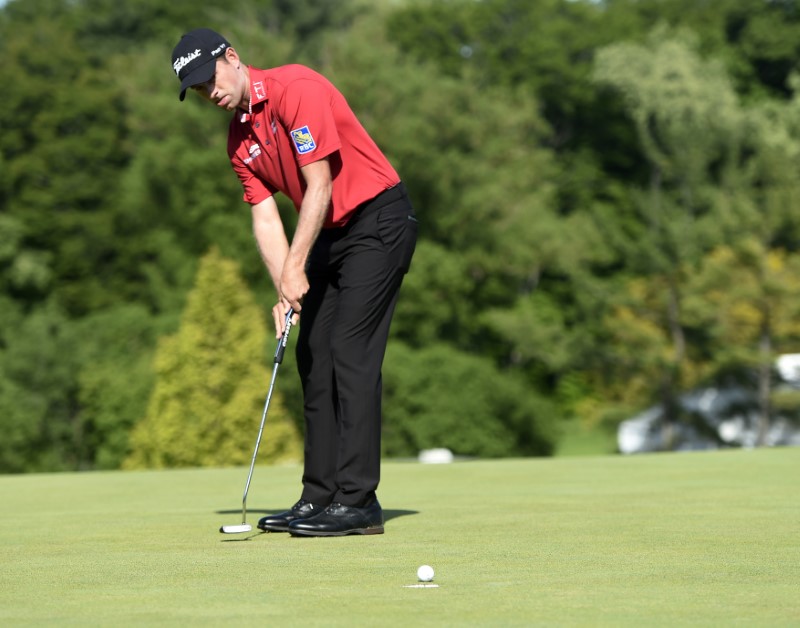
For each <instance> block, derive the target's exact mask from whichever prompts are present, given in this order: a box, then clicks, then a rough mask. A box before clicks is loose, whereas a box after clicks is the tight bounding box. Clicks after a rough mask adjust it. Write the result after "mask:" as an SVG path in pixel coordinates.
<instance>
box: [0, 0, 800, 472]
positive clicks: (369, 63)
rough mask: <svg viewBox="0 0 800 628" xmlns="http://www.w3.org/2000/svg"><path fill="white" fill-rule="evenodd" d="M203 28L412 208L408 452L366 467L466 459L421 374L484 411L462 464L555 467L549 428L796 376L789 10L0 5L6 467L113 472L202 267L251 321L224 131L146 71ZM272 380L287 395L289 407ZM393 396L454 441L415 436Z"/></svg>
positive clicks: (797, 134)
mask: <svg viewBox="0 0 800 628" xmlns="http://www.w3.org/2000/svg"><path fill="white" fill-rule="evenodd" d="M201 25H208V26H211V27H213V28H216V29H218V30H220V31H221V32H224V33H225V34H226V35H227V36H228V37H229V39H230V40H231V42H232V43H233V44H234V45H235V46H236V47H237V49H238V50H239V52H240V53H241V54H242V56H243V58H244V59H245V61H246V62H247V63H252V64H254V65H256V66H259V67H270V66H274V65H281V64H285V63H294V62H300V63H306V64H309V65H311V66H312V67H314V68H316V69H318V70H320V71H322V72H323V73H324V74H326V75H327V76H329V77H330V78H331V79H332V80H333V81H334V83H335V84H337V85H338V86H339V87H340V88H341V90H342V91H343V92H344V93H345V95H346V96H347V97H348V100H349V101H350V103H351V105H352V106H353V108H354V109H355V110H356V112H357V114H358V115H359V118H360V119H361V120H362V121H363V123H364V125H365V126H366V128H367V129H368V130H369V132H370V134H371V135H372V136H373V137H374V138H375V139H376V141H377V142H378V144H379V145H380V146H381V147H382V148H383V149H384V151H385V152H386V153H387V155H388V156H389V158H390V159H391V161H392V163H393V164H394V165H395V166H396V168H397V169H398V171H399V172H400V174H401V176H402V178H403V180H404V181H405V183H406V185H407V186H408V188H409V190H410V194H411V197H412V199H413V201H414V204H415V206H416V209H417V212H418V215H419V218H420V242H419V245H418V249H417V254H416V257H415V260H414V264H413V266H412V270H411V273H410V274H409V275H408V276H407V277H406V280H405V284H404V287H403V292H402V296H401V299H400V302H399V304H398V308H397V313H396V316H395V322H394V326H393V329H392V334H393V336H392V338H393V341H394V344H393V346H394V347H399V349H396V350H393V351H392V352H391V354H390V356H389V357H388V359H387V376H389V375H391V374H392V373H394V374H395V376H398V377H399V378H398V379H397V386H399V388H392V386H393V385H389V386H388V392H387V397H386V411H387V417H389V418H391V420H390V421H387V426H388V427H387V429H390V430H391V429H394V428H392V426H400V425H407V426H410V427H408V431H407V432H399V433H396V432H395V433H393V432H391V431H390V432H387V443H389V444H390V445H391V447H390V448H389V451H405V452H412V450H413V449H415V448H416V447H418V446H419V445H420V444H421V442H422V440H424V439H423V438H422V436H421V435H425V434H428V433H430V434H431V435H438V434H440V433H446V432H457V431H456V430H453V429H452V428H453V423H452V413H450V412H449V411H447V410H446V408H445V407H444V406H445V405H446V403H449V404H451V405H452V406H453V407H459V408H460V407H461V406H462V404H461V403H460V401H459V398H460V392H461V390H460V389H459V388H458V387H456V385H455V384H454V383H453V382H450V381H448V380H447V376H446V375H442V373H441V372H440V369H442V364H443V362H444V357H447V358H448V359H451V360H452V362H453V364H457V365H459V367H458V369H459V372H460V373H461V374H462V375H463V376H464V377H466V378H468V379H470V381H471V382H473V384H472V387H473V388H474V389H475V390H474V394H475V397H474V399H473V403H474V406H475V408H483V410H482V411H481V412H500V413H501V414H502V416H500V417H495V419H496V420H495V421H493V422H492V421H490V422H488V423H486V424H485V425H483V424H482V423H481V421H480V420H478V419H477V418H476V415H475V414H470V409H469V408H463V411H464V412H465V413H466V415H467V416H471V417H473V423H478V427H475V426H474V425H473V426H472V427H469V429H467V430H465V432H464V433H465V438H466V440H468V441H469V445H468V446H467V444H464V443H461V442H455V443H454V444H455V445H457V446H458V447H461V448H463V449H465V450H466V449H469V450H470V451H473V452H476V451H484V454H485V455H510V454H515V455H519V454H521V453H525V454H527V453H546V452H548V451H551V449H552V447H551V445H550V444H551V443H552V442H553V438H554V436H553V432H552V431H551V430H550V428H549V427H546V426H554V425H555V424H556V423H558V422H559V421H561V417H569V418H575V417H580V418H583V419H586V420H588V421H591V420H592V419H597V418H600V417H613V420H614V421H616V420H618V419H619V418H624V417H625V416H629V415H630V413H631V412H634V411H636V410H637V409H639V408H641V407H643V406H645V405H649V404H650V403H651V402H652V401H653V400H654V399H664V398H665V397H666V398H668V397H669V396H670V395H672V394H677V393H679V392H680V391H681V390H683V389H684V388H686V387H692V386H694V385H697V384H698V383H699V382H702V381H707V380H713V379H714V378H715V377H718V376H720V375H721V374H722V373H724V372H728V371H730V370H731V369H734V370H735V369H737V368H738V369H742V368H746V367H747V366H748V365H752V364H754V363H759V364H762V366H763V362H764V360H766V359H768V356H769V355H774V354H777V353H781V352H789V351H796V350H797V344H798V339H797V337H796V336H797V332H796V330H795V329H794V326H793V323H792V320H793V317H794V316H795V315H794V313H795V312H797V311H798V306H797V302H796V300H795V297H794V295H795V294H798V293H797V291H796V290H794V288H793V286H794V282H793V280H792V279H791V277H792V273H793V272H795V264H796V261H795V257H796V256H797V254H798V250H799V249H800V247H798V244H797V243H798V242H800V212H798V211H797V208H798V204H800V183H799V182H800V177H798V172H797V164H798V163H800V98H799V97H798V93H800V80H799V79H798V78H797V76H796V75H795V73H794V71H795V69H796V68H797V66H798V62H800V37H799V36H798V35H799V34H800V10H798V6H797V3H796V2H794V1H788V0H786V1H783V0H781V1H778V0H774V1H770V2H764V1H762V0H744V1H743V0H717V1H715V2H696V1H695V0H660V1H659V2H629V1H628V0H605V1H604V2H602V3H597V2H592V1H589V0H542V1H541V2H523V1H520V0H484V1H482V2H473V1H472V0H450V1H448V2H438V1H430V0H426V1H424V2H422V1H416V0H409V1H407V2H402V3H397V2H380V3H371V2H365V1H364V0H358V1H356V0H352V1H351V0H346V1H343V2H336V3H324V2H323V3H320V2H312V1H311V0H303V1H302V2H298V1H289V0H243V1H242V2H239V3H237V5H236V10H235V11H231V10H230V4H229V3H225V2H222V0H211V1H209V2H204V3H201V4H198V3H197V2H192V1H190V0H173V1H171V2H169V3H164V2H161V1H160V0H131V1H130V2H117V1H116V0H24V1H23V0H16V1H11V2H9V3H7V4H5V5H4V6H3V7H2V8H0V54H2V57H3V59H4V63H3V64H2V65H0V82H2V84H3V85H6V86H8V88H7V89H6V94H5V98H4V101H3V107H0V427H1V428H2V429H3V430H4V433H5V434H6V435H7V438H6V439H4V440H3V441H2V443H0V470H3V471H39V470H60V469H92V468H114V467H116V466H118V465H119V464H120V461H121V460H122V459H123V458H124V457H125V456H126V455H127V452H128V448H129V442H128V435H129V433H130V432H131V430H132V429H133V428H134V425H135V424H136V423H137V422H138V421H139V420H141V418H142V417H144V416H146V415H148V407H147V401H148V399H149V398H151V396H152V397H153V398H155V395H151V393H153V387H154V386H155V385H156V382H157V381H161V380H163V379H164V377H165V375H164V373H166V372H167V370H169V369H172V368H174V369H175V373H180V374H181V375H180V377H183V376H184V372H183V371H182V370H181V369H179V368H178V366H177V365H172V366H170V365H169V364H168V359H167V358H166V357H164V355H165V354H164V352H165V351H167V350H168V348H169V347H170V346H171V347H173V349H174V351H179V350H183V349H181V347H184V348H185V346H184V345H181V344H180V342H184V341H183V340H182V341H180V342H179V340H178V339H179V338H183V336H182V335H181V334H180V333H179V334H177V335H175V336H173V337H172V340H165V341H164V343H165V346H166V347H167V349H162V351H161V353H160V357H159V360H158V362H157V363H158V364H159V368H161V369H162V371H163V372H162V374H161V375H159V376H158V377H157V375H156V373H154V372H153V366H152V364H153V356H154V354H155V352H156V345H157V339H158V338H160V337H162V336H164V335H165V334H166V335H168V334H174V333H175V330H176V329H177V327H178V321H179V319H180V317H181V312H182V311H184V309H185V307H186V299H187V294H188V293H189V291H190V290H192V288H193V285H194V282H195V278H196V277H197V273H198V260H199V259H200V258H201V257H202V256H203V255H204V254H205V253H206V252H207V251H208V250H209V249H211V248H212V247H217V249H218V250H219V251H220V254H221V255H222V256H223V257H224V258H226V259H229V260H232V261H234V262H236V264H237V265H238V268H239V269H240V270H239V272H240V273H241V275H242V278H243V280H244V282H245V284H246V288H247V289H248V290H249V291H250V292H249V294H251V295H254V299H255V300H256V301H257V303H258V306H259V307H260V308H261V309H263V308H266V307H269V306H271V304H272V303H273V301H274V298H275V295H274V291H273V289H272V287H271V286H270V285H268V284H269V281H268V277H267V274H266V272H265V271H264V269H263V266H262V263H261V261H260V259H259V256H258V253H257V251H256V248H255V246H254V245H253V242H252V235H251V233H250V226H249V223H250V219H249V212H248V208H247V207H246V206H245V205H244V204H243V203H242V202H241V200H240V199H241V190H240V187H239V184H238V181H237V179H236V177H235V176H234V174H233V173H232V172H231V169H230V167H229V164H228V160H227V158H226V151H225V134H226V128H227V124H228V120H229V116H228V115H225V114H223V113H221V112H219V111H215V110H214V109H213V108H212V107H208V106H207V105H206V104H205V103H203V102H201V101H200V100H199V99H198V98H196V97H195V95H194V94H189V96H188V98H187V99H186V101H185V102H182V103H181V102H179V101H178V99H177V89H178V85H177V81H176V79H175V77H174V74H173V72H172V70H171V69H170V67H169V65H168V59H169V53H170V51H171V48H172V46H173V45H174V43H175V42H176V41H177V39H178V37H179V36H180V34H181V33H183V32H185V31H186V30H188V29H190V28H193V27H197V26H201ZM278 200H279V206H280V209H281V212H282V215H283V217H284V219H285V221H286V223H287V226H288V230H289V232H290V233H291V231H292V229H293V225H294V224H295V222H294V221H295V212H294V209H293V208H292V207H291V206H290V203H288V202H286V201H285V200H283V199H281V198H279V199H278ZM776 264H777V265H778V266H780V268H778V266H776ZM781 282H783V283H781ZM715 284H723V285H725V286H735V289H730V290H725V291H723V293H720V292H719V290H718V288H717V287H716V286H715ZM254 320H255V319H254ZM198 324H199V323H198ZM208 324H209V325H212V324H213V323H212V322H210V321H209V322H208ZM258 324H259V325H261V323H260V322H259V323H258ZM759 329H760V332H759ZM182 333H183V334H184V335H185V333H186V332H185V331H184V332H182ZM198 333H199V332H198ZM259 333H261V332H259ZM759 333H760V335H759ZM757 339H760V340H757ZM261 344H263V342H261ZM765 346H768V347H769V349H768V350H765V349H764V347H765ZM187 350H188V349H187ZM262 350H263V347H260V349H259V351H262ZM262 353H263V352H262ZM262 353H260V354H259V357H258V358H257V359H256V360H257V361H262V360H263V354H262ZM293 359H294V358H293V356H291V355H289V356H287V360H286V362H287V363H286V364H285V366H284V370H285V371H286V373H287V376H286V377H283V378H282V381H281V393H282V396H283V399H284V400H285V401H286V403H287V404H288V405H289V406H290V407H299V406H300V403H301V400H300V399H301V392H300V386H299V382H298V379H297V378H296V377H294V376H292V374H293V364H292V362H293ZM393 360H399V361H400V362H401V363H402V366H401V365H400V364H398V365H393ZM412 364H414V365H416V366H415V367H414V368H412V366H411V365H412ZM167 367H169V369H168V368H167ZM186 368H187V369H188V370H187V372H186V373H185V376H186V377H187V378H188V380H187V382H186V385H187V386H197V387H199V388H201V389H202V385H204V382H202V381H201V380H202V378H201V377H200V376H199V375H198V374H197V372H192V371H191V369H189V367H188V366H187V367H186ZM219 368H226V367H225V366H224V363H222V362H221V363H220V364H219ZM229 368H231V369H232V372H231V374H235V373H237V371H236V368H235V367H234V366H230V367H229ZM163 369H167V370H163ZM393 369H394V370H393ZM446 370H447V369H444V371H446ZM415 371H416V372H415ZM169 372H172V371H169ZM501 374H502V377H501ZM239 375H241V373H239ZM261 376H262V377H263V376H264V374H263V373H262V374H261ZM175 377H178V375H175ZM217 377H221V375H218V376H217ZM414 377H419V378H420V380H421V381H420V382H419V386H418V387H419V389H420V390H425V391H428V392H429V393H430V396H432V397H436V398H437V399H441V400H442V408H441V409H440V411H439V414H441V416H442V417H448V418H446V419H445V418H443V419H442V421H443V422H444V424H445V425H446V426H449V429H440V427H437V425H436V423H437V421H438V419H437V418H436V417H434V416H433V415H432V414H425V415H424V416H425V417H427V418H426V420H425V422H424V423H423V424H419V425H417V422H416V419H414V413H415V412H418V411H419V412H422V411H423V410H417V409H416V406H415V407H414V408H411V406H409V405H407V404H406V398H405V396H404V395H405V394H406V393H407V392H408V394H411V396H412V397H415V393H414V392H413V389H414V386H412V385H411V384H412V383H415V382H416V380H415V379H414ZM253 379H256V378H253ZM440 380H441V382H442V384H441V387H440V388H439V389H434V385H435V384H436V382H438V381H440ZM499 380H502V383H500V382H499ZM248 381H249V380H248ZM178 384H179V383H178V382H177V380H174V379H173V380H171V383H170V386H173V387H174V389H175V390H173V389H171V388H169V387H167V388H163V386H164V384H163V382H162V388H161V389H159V390H162V392H159V395H162V394H163V395H167V393H169V394H172V392H176V391H177V389H178V388H179V385H178ZM428 384H430V388H427V386H428ZM488 385H491V386H495V387H497V388H498V390H499V389H501V388H502V387H503V386H505V387H506V388H503V390H506V393H507V395H508V396H509V397H515V400H514V402H513V404H515V405H513V407H512V408H511V409H505V408H506V407H505V406H503V405H502V404H501V403H500V402H499V401H498V398H497V397H496V396H493V394H492V393H490V392H489V391H487V390H484V388H485V386H488ZM254 386H255V385H254ZM263 387H264V382H263V381H260V383H259V385H258V388H259V390H258V393H256V391H255V389H253V391H252V393H247V399H248V401H243V402H242V404H241V405H243V406H248V407H249V406H250V404H251V401H249V400H250V399H251V397H252V399H255V398H263V393H264V391H263V390H262V389H263ZM170 391H172V392H170ZM396 391H402V394H399V393H397V392H396ZM409 391H410V392H409ZM444 391H447V392H444ZM176 394H177V393H176ZM243 394H244V393H243ZM410 398H411V397H410ZM542 400H546V402H547V404H550V405H549V409H548V410H546V411H540V410H539V408H540V406H541V404H542V403H544V402H543V401H542ZM252 403H256V402H252ZM782 403H783V404H784V405H786V404H787V403H789V402H782ZM256 405H261V401H259V402H258V403H257V404H256ZM464 405H466V404H464ZM395 406H397V407H395ZM226 407H227V406H226ZM422 407H423V406H422V405H420V408H422ZM226 411H227V410H226ZM170 412H171V410H170ZM220 412H222V410H220ZM259 412H260V409H258V408H256V410H255V412H252V409H251V411H250V413H249V414H248V417H250V419H252V416H251V415H252V414H255V415H256V418H257V417H258V413H259ZM393 412H394V413H395V414H392V413H393ZM398 412H399V413H400V414H397V413H398ZM401 415H402V417H403V418H402V420H400V419H399V418H398V417H400V416H401ZM237 416H238V415H237ZM545 416H546V417H547V418H543V417H545ZM513 417H516V418H513ZM293 418H294V419H295V420H296V417H293ZM237 420H238V419H237ZM532 425H533V426H536V427H535V429H534V428H533V427H531V426H532ZM540 428H541V430H542V431H541V433H540V432H538V431H537V430H539V429H540ZM403 429H404V430H405V429H406V428H405V427H404V428H403ZM531 430H533V431H531ZM252 432H253V430H252V429H245V430H238V432H237V433H245V434H246V439H247V443H246V446H245V444H242V446H241V447H240V448H239V450H237V451H242V450H243V451H247V450H248V449H250V447H251V444H250V442H249V441H250V440H251V439H252V437H253V434H252ZM467 436H468V438H467ZM426 438H427V437H426ZM436 440H439V439H438V436H436V438H433V436H431V439H430V442H431V444H434V443H433V441H436ZM481 440H485V441H486V443H487V444H486V445H485V447H484V448H483V449H482V448H481V446H479V445H475V441H481ZM231 442H232V443H233V442H234V441H233V440H232V441H231ZM426 442H428V441H426ZM548 443H550V444H548ZM504 448H505V453H504V451H503V450H504ZM204 455H205V454H204ZM231 455H233V454H231ZM237 455H238V454H237ZM226 462H233V458H231V459H230V460H226Z"/></svg>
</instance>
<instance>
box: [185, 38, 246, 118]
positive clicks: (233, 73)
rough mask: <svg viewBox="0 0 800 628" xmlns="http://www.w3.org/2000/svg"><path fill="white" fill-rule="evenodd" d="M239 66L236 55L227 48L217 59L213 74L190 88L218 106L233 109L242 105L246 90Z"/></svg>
mask: <svg viewBox="0 0 800 628" xmlns="http://www.w3.org/2000/svg"><path fill="white" fill-rule="evenodd" d="M239 67H240V62H239V57H238V55H237V54H236V53H235V52H234V50H233V49H232V48H228V50H226V54H225V57H224V58H221V59H217V68H216V70H215V72H214V76H213V77H211V79H210V80H208V81H206V82H205V83H200V84H198V85H194V86H192V89H193V90H194V91H196V92H197V93H198V94H200V96H202V97H203V98H205V99H206V100H208V101H209V102H213V103H214V104H215V105H217V106H218V107H222V108H223V109H227V110H228V111H233V110H234V109H236V108H237V107H239V106H240V105H242V103H243V101H244V96H245V93H246V90H247V81H246V79H245V77H244V74H243V73H242V72H240V71H239Z"/></svg>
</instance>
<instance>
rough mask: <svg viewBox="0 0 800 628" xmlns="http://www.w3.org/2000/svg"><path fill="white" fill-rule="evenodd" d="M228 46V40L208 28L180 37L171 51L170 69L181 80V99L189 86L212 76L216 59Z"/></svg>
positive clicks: (215, 67) (215, 66) (203, 81)
mask: <svg viewBox="0 0 800 628" xmlns="http://www.w3.org/2000/svg"><path fill="white" fill-rule="evenodd" d="M228 48H230V44H229V43H228V40H227V39H225V38H224V37H223V36H222V35H220V34H219V33H217V32H216V31H212V30H211V29H210V28H197V29H195V30H193V31H189V32H188V33H186V34H185V35H184V36H183V37H181V40H180V41H179V42H178V45H177V46H175V49H174V50H173V51H172V69H173V70H175V74H176V75H177V76H178V78H179V79H180V80H181V92H180V99H181V100H183V99H184V97H185V96H186V90H187V89H188V88H189V87H192V85H199V84H200V83H205V82H206V81H208V80H210V79H211V77H213V76H214V72H215V71H216V69H217V59H218V58H219V57H221V56H222V55H223V54H224V53H225V50H227V49H228Z"/></svg>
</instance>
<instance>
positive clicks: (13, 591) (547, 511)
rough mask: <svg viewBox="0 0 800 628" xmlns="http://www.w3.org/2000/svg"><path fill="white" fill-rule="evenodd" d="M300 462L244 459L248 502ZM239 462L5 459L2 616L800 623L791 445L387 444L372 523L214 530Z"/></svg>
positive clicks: (277, 503) (14, 622)
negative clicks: (380, 529) (310, 530)
mask: <svg viewBox="0 0 800 628" xmlns="http://www.w3.org/2000/svg"><path fill="white" fill-rule="evenodd" d="M299 474H300V470H299V469H298V468H294V467H292V468H286V467H282V468H270V467H259V468H257V469H256V474H255V476H254V480H253V486H252V489H251V494H250V499H249V502H250V506H251V509H252V511H251V515H250V517H249V521H250V522H251V523H254V522H255V520H256V519H257V517H258V516H259V513H260V512H264V511H272V510H276V509H279V508H283V507H285V506H287V505H289V504H290V503H291V502H292V501H293V500H294V499H295V498H296V496H297V494H298V493H299ZM245 477H246V469H225V470H190V471H171V472H160V473H159V472H145V473H133V472H128V473H123V472H120V473H89V474H57V475H28V476H3V477H0V496H2V509H3V516H2V518H0V552H1V554H0V555H1V556H2V559H1V560H2V565H3V569H2V570H0V624H2V625H6V626H25V625H36V626H41V625H58V626H69V625H74V626H93V625H97V626H100V625H103V626H106V625H163V626H173V625H174V626H178V625H181V626H183V625H189V624H191V625H194V626H198V625H199V626H204V625H207V626H220V625H233V624H235V623H244V624H246V625H254V624H255V622H256V621H258V622H259V623H267V624H271V623H274V622H287V621H290V620H291V621H293V622H295V621H296V622H297V623H300V624H302V625H306V626H339V625H341V626H344V625H357V626H358V625H364V626H367V625H370V626H376V625H382V626H392V625H397V626H401V625H416V626H420V625H421V626H427V625H430V626H444V625H498V626H501V625H502V626H512V625H519V626H522V625H537V624H539V625H545V624H547V625H644V624H648V625H664V626H667V625H675V624H689V623H691V624H693V625H728V624H731V623H740V624H743V625H759V626H765V625H768V626H780V625H785V626H789V625H797V624H798V623H799V622H800V589H799V588H798V583H800V534H799V533H800V490H798V489H799V488H800V449H794V450H792V449H784V450H761V451H736V452H715V453H698V454H664V455H655V456H642V457H633V458H623V457H612V456H608V457H588V458H559V459H547V460H545V459H537V460H502V461H476V462H462V463H456V464H453V465H446V466H422V465H417V464H412V463H387V464H385V465H384V479H383V484H382V488H381V499H382V502H383V505H384V508H385V509H386V513H387V516H388V519H389V521H388V523H387V533H386V534H385V535H383V536H376V537H346V538H332V539H313V538H309V539H300V538H291V537H289V536H287V535H285V534H268V535H267V534H257V535H250V537H249V538H248V535H243V536H239V537H230V536H223V535H221V534H219V533H218V531H217V529H218V527H219V526H220V525H221V524H223V523H238V522H239V519H240V515H239V513H238V510H237V506H238V502H239V500H240V494H241V489H242V485H243V483H244V479H245ZM239 539H242V540H239ZM423 563H429V564H431V565H433V566H434V568H435V569H436V582H437V583H438V584H439V585H440V587H439V588H436V589H412V588H404V585H408V584H413V583H414V582H415V579H416V577H415V573H416V568H417V566H418V565H420V564H423Z"/></svg>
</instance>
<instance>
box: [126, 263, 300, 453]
mask: <svg viewBox="0 0 800 628" xmlns="http://www.w3.org/2000/svg"><path fill="white" fill-rule="evenodd" d="M266 336H267V332H266V327H265V323H264V321H263V319H262V315H261V310H260V309H259V308H258V306H257V305H256V304H255V302H254V301H253V298H252V295H251V294H250V292H249V291H248V290H247V288H246V286H245V284H244V283H243V282H242V280H241V278H240V277H239V274H238V268H237V265H236V264H235V263H234V262H232V261H230V260H226V259H224V258H223V257H222V256H221V255H220V253H219V251H218V250H216V249H213V250H212V251H211V252H210V253H208V254H207V255H206V256H204V257H203V259H202V260H201V263H200V268H199V270H198V273H197V281H196V284H195V287H194V288H193V289H192V291H191V292H190V293H189V297H188V301H187V305H186V309H185V310H184V313H183V316H182V318H181V325H180V328H179V329H178V332H177V333H176V334H175V335H172V336H169V337H164V338H162V339H161V341H160V342H159V345H158V350H157V353H156V358H155V371H156V383H155V387H154V389H153V394H152V396H151V398H150V402H149V404H148V408H147V414H146V416H145V417H144V419H143V420H142V421H141V422H140V423H138V425H137V426H136V427H135V429H134V431H133V433H132V435H131V454H130V456H129V457H128V458H127V460H126V461H125V467H126V468H140V467H156V468H161V467H187V466H227V465H238V464H243V463H245V462H247V461H248V460H249V459H250V456H251V450H252V445H253V442H254V435H256V434H257V431H256V430H257V426H258V422H259V418H260V416H261V415H260V411H261V408H262V407H263V401H264V395H265V391H266V387H267V385H268V382H269V374H268V372H267V369H266V368H265V366H264V362H265V359H264V354H265V351H264V349H265V344H266ZM265 431H266V433H267V437H266V438H265V439H264V442H263V443H262V445H263V447H262V450H261V454H262V460H269V461H271V462H276V461H284V460H296V459H297V458H298V457H299V456H300V453H301V450H302V446H301V443H300V439H299V436H298V434H297V432H296V430H295V428H294V424H293V423H292V421H291V419H290V417H289V414H288V413H287V411H286V409H285V407H284V406H283V403H282V398H281V395H280V393H279V392H277V391H276V392H275V393H274V394H273V397H272V400H271V404H270V408H269V423H268V427H267V428H265Z"/></svg>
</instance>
